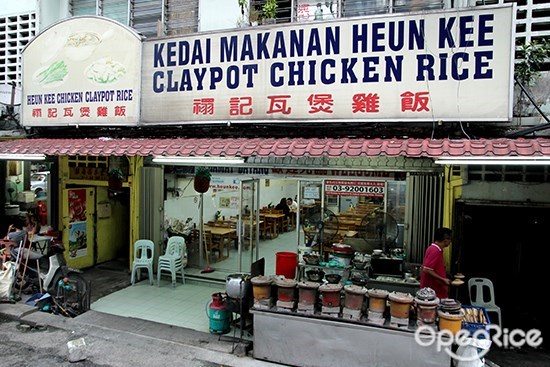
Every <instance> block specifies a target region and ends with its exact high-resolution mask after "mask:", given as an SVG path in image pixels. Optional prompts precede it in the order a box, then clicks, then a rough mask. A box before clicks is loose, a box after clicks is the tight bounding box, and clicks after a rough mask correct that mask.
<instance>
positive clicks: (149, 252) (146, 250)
mask: <svg viewBox="0 0 550 367" xmlns="http://www.w3.org/2000/svg"><path fill="white" fill-rule="evenodd" d="M154 258H155V244H154V243H153V241H151V240H137V241H136V243H135V244H134V261H133V262H132V277H131V281H132V285H134V280H135V274H136V272H137V279H138V281H140V280H141V269H147V273H148V275H149V282H150V283H151V285H153V282H154V280H153V259H154Z"/></svg>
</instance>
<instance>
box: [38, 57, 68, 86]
mask: <svg viewBox="0 0 550 367" xmlns="http://www.w3.org/2000/svg"><path fill="white" fill-rule="evenodd" d="M68 73H69V71H68V70H67V65H66V64H65V62H64V61H63V60H61V61H56V62H54V63H53V64H51V65H49V66H48V67H46V68H45V69H41V70H40V71H39V72H38V73H37V74H36V75H35V76H34V80H35V81H36V82H37V83H39V84H42V85H46V84H51V83H54V82H61V81H63V79H65V77H66V76H67V74H68Z"/></svg>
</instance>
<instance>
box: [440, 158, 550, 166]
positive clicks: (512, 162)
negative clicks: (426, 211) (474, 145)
mask: <svg viewBox="0 0 550 367" xmlns="http://www.w3.org/2000/svg"><path fill="white" fill-rule="evenodd" d="M435 164H448V165H452V164H457V165H484V166H491V165H499V166H543V165H550V157H547V156H545V157H517V156H514V157H464V156H462V157H441V158H438V159H436V160H435Z"/></svg>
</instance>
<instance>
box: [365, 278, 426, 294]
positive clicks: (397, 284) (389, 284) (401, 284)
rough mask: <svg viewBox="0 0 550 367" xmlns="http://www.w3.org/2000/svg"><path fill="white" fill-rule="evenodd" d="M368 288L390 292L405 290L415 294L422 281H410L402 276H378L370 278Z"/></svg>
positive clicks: (404, 291)
mask: <svg viewBox="0 0 550 367" xmlns="http://www.w3.org/2000/svg"><path fill="white" fill-rule="evenodd" d="M367 288H369V289H370V288H376V289H384V290H387V291H388V292H403V293H410V294H411V295H413V296H414V295H415V294H416V292H417V291H418V290H419V289H420V282H418V281H417V282H414V283H409V282H405V281H404V280H403V279H401V278H392V277H381V276H379V277H376V278H370V279H369V280H368V282H367Z"/></svg>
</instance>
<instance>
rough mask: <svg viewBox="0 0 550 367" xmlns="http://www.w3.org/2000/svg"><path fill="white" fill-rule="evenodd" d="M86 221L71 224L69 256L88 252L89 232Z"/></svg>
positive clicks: (75, 256) (82, 254)
mask: <svg viewBox="0 0 550 367" xmlns="http://www.w3.org/2000/svg"><path fill="white" fill-rule="evenodd" d="M86 227H87V226H86V221H83V222H73V223H71V224H69V257H70V258H77V257H83V256H86V255H87V254H88V247H87V243H88V233H87V230H86Z"/></svg>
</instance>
